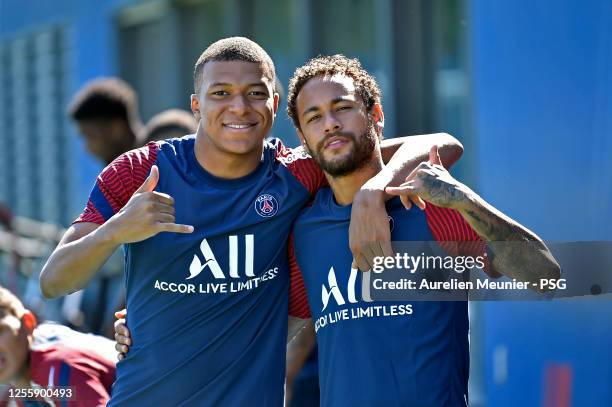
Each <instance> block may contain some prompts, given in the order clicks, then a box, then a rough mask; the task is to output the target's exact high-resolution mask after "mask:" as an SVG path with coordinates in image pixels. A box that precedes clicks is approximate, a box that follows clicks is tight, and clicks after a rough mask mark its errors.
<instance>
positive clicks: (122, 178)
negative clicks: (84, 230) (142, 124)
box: [73, 142, 159, 225]
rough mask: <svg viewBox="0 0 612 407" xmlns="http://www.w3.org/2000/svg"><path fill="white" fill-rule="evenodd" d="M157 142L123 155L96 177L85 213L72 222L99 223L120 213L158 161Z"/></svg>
mask: <svg viewBox="0 0 612 407" xmlns="http://www.w3.org/2000/svg"><path fill="white" fill-rule="evenodd" d="M158 149H159V145H158V144H157V143H155V142H152V143H149V144H147V145H146V146H144V147H142V148H139V149H136V150H131V151H128V152H127V153H124V154H121V155H120V156H119V157H117V158H116V159H115V160H114V161H113V162H112V163H110V164H109V165H108V166H107V167H106V168H104V170H102V172H101V173H100V175H98V178H97V179H96V183H95V185H94V187H93V188H92V190H91V193H90V194H89V199H88V200H87V205H86V206H85V209H84V210H83V213H81V215H80V216H79V217H78V218H77V219H76V220H75V221H74V222H73V223H78V222H93V223H97V224H99V225H101V224H103V223H104V222H106V221H107V220H108V219H110V218H111V217H112V216H113V215H114V214H116V213H117V212H119V210H120V209H121V208H123V206H125V204H126V203H127V202H128V201H129V199H130V198H131V196H132V195H133V194H134V192H135V191H136V190H137V189H138V188H139V187H140V185H142V183H143V182H144V180H145V179H146V178H147V176H148V175H149V171H150V170H151V167H152V166H153V164H154V163H155V161H156V160H157V152H158Z"/></svg>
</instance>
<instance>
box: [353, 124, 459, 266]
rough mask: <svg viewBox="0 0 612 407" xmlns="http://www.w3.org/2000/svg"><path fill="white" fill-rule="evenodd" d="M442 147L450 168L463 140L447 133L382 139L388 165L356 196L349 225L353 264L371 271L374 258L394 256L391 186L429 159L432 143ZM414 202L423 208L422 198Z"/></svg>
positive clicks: (457, 156) (409, 204)
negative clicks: (389, 213)
mask: <svg viewBox="0 0 612 407" xmlns="http://www.w3.org/2000/svg"><path fill="white" fill-rule="evenodd" d="M434 145H437V146H438V147H439V153H440V156H441V159H442V163H443V165H444V166H445V167H446V168H450V167H451V166H452V165H453V164H454V163H455V162H456V161H457V160H459V158H460V157H461V154H463V146H462V145H461V143H460V142H459V141H458V140H457V139H456V138H454V137H453V136H451V135H450V134H446V133H436V134H424V135H418V136H408V137H399V138H394V139H390V140H383V141H382V142H381V151H382V158H383V162H384V163H385V164H386V165H385V167H384V168H383V169H382V170H381V171H380V172H379V173H378V174H377V175H376V176H374V177H372V178H371V179H370V180H369V181H367V182H366V183H365V184H364V185H363V186H362V187H361V189H360V191H359V192H358V193H357V194H356V195H355V198H354V200H353V208H352V211H351V223H350V226H349V246H350V249H351V252H353V259H354V261H353V266H354V267H358V268H359V269H360V270H362V271H368V270H370V269H371V268H372V266H373V264H374V257H377V256H392V255H393V253H392V250H391V230H390V228H389V221H388V217H387V212H386V209H385V202H386V200H387V199H388V198H389V196H388V195H387V194H386V193H385V188H386V187H388V186H397V185H399V184H401V183H402V182H403V181H404V180H405V179H406V177H407V176H408V175H409V174H410V173H411V172H412V171H413V170H414V169H415V168H416V167H417V166H418V165H419V164H420V163H421V162H423V161H427V158H428V155H429V150H430V149H431V147H432V146H434ZM400 198H401V200H402V202H403V204H404V206H406V208H407V209H409V208H410V207H411V206H412V204H411V202H410V199H408V198H406V197H405V196H401V197H400ZM412 200H413V201H414V203H415V204H416V205H417V206H419V207H421V208H423V207H424V203H423V202H422V201H421V199H420V198H418V197H412Z"/></svg>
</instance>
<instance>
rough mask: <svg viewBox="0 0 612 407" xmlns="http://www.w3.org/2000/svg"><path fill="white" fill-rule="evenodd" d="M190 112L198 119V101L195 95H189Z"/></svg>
mask: <svg viewBox="0 0 612 407" xmlns="http://www.w3.org/2000/svg"><path fill="white" fill-rule="evenodd" d="M191 111H192V112H193V114H194V116H195V117H196V118H198V117H200V101H199V100H198V95H196V94H195V93H192V94H191Z"/></svg>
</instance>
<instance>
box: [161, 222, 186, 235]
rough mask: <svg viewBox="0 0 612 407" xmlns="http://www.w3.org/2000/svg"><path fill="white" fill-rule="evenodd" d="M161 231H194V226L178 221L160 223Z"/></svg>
mask: <svg viewBox="0 0 612 407" xmlns="http://www.w3.org/2000/svg"><path fill="white" fill-rule="evenodd" d="M158 225H159V231H160V232H173V233H193V230H194V228H193V226H191V225H181V224H177V223H158Z"/></svg>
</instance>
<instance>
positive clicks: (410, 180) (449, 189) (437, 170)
mask: <svg viewBox="0 0 612 407" xmlns="http://www.w3.org/2000/svg"><path fill="white" fill-rule="evenodd" d="M385 192H387V193H388V194H389V195H397V196H399V197H400V199H401V200H402V203H403V204H404V206H405V207H406V209H410V207H411V206H412V204H411V202H410V201H411V200H412V201H413V202H414V203H415V204H416V205H417V206H419V207H420V208H421V209H425V202H431V203H432V204H434V205H436V206H440V207H445V208H453V209H459V208H460V207H461V205H462V203H464V202H465V201H466V199H468V197H469V195H470V194H473V191H471V190H470V189H469V188H468V187H467V186H465V185H463V184H462V183H460V182H459V181H457V180H456V179H455V178H453V177H452V175H451V174H450V173H449V172H448V171H447V170H446V168H444V167H443V166H442V161H441V160H440V154H439V153H438V146H436V145H434V146H433V147H432V148H431V150H429V160H428V161H424V162H422V163H421V164H419V165H418V166H417V167H416V168H415V169H414V170H413V171H412V172H411V173H410V175H408V177H406V180H405V182H404V183H403V184H401V185H400V186H398V187H387V188H386V189H385ZM424 201H425V202H424ZM421 204H422V205H421Z"/></svg>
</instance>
